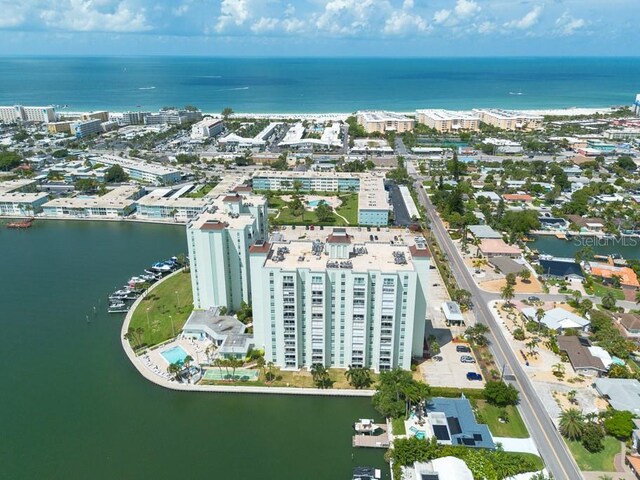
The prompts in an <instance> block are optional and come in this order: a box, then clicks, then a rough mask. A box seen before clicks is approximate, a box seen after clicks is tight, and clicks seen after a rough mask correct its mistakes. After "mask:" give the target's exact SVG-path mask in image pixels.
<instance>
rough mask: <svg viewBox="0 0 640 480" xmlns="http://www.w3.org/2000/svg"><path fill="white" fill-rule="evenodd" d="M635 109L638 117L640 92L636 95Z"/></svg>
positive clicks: (639, 112) (639, 114)
mask: <svg viewBox="0 0 640 480" xmlns="http://www.w3.org/2000/svg"><path fill="white" fill-rule="evenodd" d="M633 111H634V113H635V114H636V117H640V93H639V94H638V95H636V101H635V102H633Z"/></svg>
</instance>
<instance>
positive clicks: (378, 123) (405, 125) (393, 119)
mask: <svg viewBox="0 0 640 480" xmlns="http://www.w3.org/2000/svg"><path fill="white" fill-rule="evenodd" d="M356 118H357V121H358V123H359V124H360V125H362V126H363V127H364V129H365V131H366V132H367V133H373V132H379V133H385V132H398V133H402V132H410V131H412V130H413V126H414V124H415V121H414V120H413V118H409V117H407V116H405V115H402V114H400V113H395V112H386V111H382V110H362V111H360V112H357V113H356Z"/></svg>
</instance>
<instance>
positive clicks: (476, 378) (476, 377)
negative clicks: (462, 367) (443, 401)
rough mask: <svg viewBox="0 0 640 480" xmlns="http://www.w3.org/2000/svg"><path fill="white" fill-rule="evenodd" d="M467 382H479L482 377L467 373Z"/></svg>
mask: <svg viewBox="0 0 640 480" xmlns="http://www.w3.org/2000/svg"><path fill="white" fill-rule="evenodd" d="M467 380H480V381H482V375H480V374H479V373H476V372H467Z"/></svg>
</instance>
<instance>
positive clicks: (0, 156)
mask: <svg viewBox="0 0 640 480" xmlns="http://www.w3.org/2000/svg"><path fill="white" fill-rule="evenodd" d="M21 161H22V157H21V156H20V155H18V154H17V153H16V152H8V151H6V150H0V170H5V171H7V170H11V169H12V168H15V167H17V166H18V165H20V162H21Z"/></svg>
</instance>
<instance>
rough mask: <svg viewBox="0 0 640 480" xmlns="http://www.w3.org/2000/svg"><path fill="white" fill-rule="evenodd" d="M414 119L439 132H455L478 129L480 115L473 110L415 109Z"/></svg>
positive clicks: (475, 130)
mask: <svg viewBox="0 0 640 480" xmlns="http://www.w3.org/2000/svg"><path fill="white" fill-rule="evenodd" d="M416 120H417V121H418V122H420V123H422V124H424V125H426V126H427V127H430V128H435V129H436V130H437V131H439V132H457V131H460V130H467V131H472V132H477V131H478V130H479V129H480V116H479V115H478V114H476V113H474V112H455V111H452V110H438V109H434V110H416Z"/></svg>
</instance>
